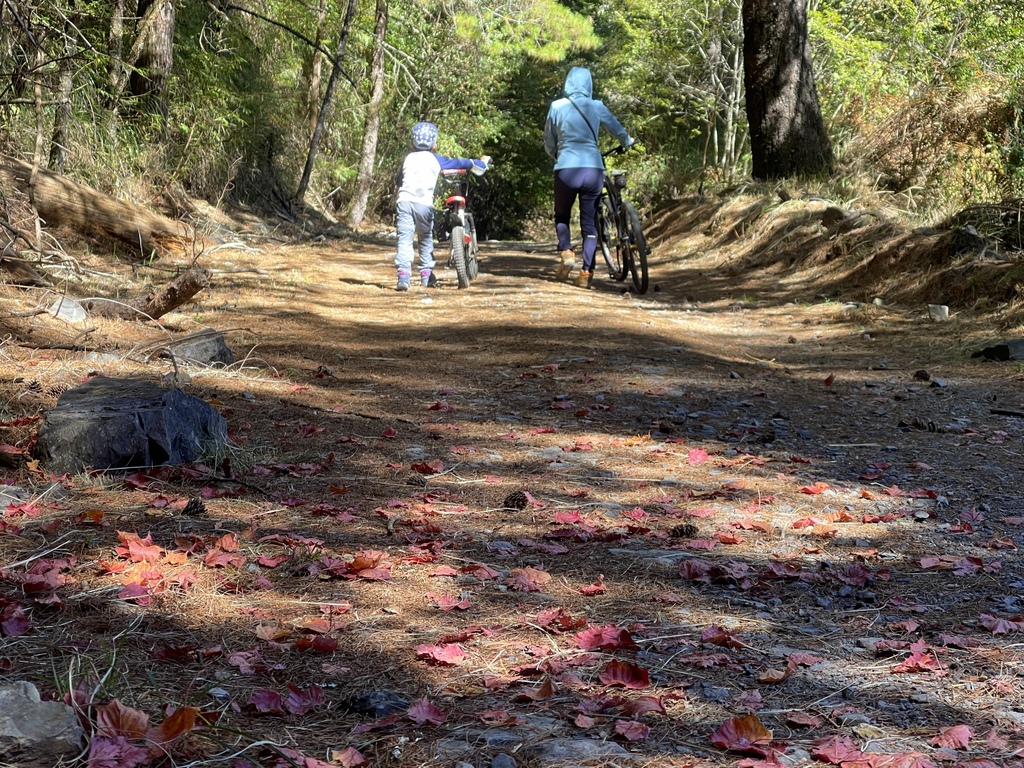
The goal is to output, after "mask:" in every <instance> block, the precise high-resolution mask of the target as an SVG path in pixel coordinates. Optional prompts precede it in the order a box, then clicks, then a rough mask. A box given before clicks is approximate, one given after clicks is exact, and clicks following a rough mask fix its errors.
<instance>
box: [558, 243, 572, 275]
mask: <svg viewBox="0 0 1024 768" xmlns="http://www.w3.org/2000/svg"><path fill="white" fill-rule="evenodd" d="M558 257H559V258H560V259H561V260H562V263H561V264H559V265H558V269H557V270H555V279H556V280H566V279H568V277H569V273H570V272H572V268H573V267H575V266H576V253H575V252H574V251H573V250H572V249H571V248H567V249H566V250H564V251H562V252H561V253H560V254H559V256H558Z"/></svg>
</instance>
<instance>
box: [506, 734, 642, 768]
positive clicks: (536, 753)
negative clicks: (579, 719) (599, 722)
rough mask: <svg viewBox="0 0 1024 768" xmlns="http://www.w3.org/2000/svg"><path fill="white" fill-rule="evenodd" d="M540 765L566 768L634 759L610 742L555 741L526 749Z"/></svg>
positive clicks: (592, 740)
mask: <svg viewBox="0 0 1024 768" xmlns="http://www.w3.org/2000/svg"><path fill="white" fill-rule="evenodd" d="M526 752H527V754H529V755H530V756H531V757H532V758H533V759H534V760H536V762H537V763H538V764H539V765H544V766H559V767H561V766H565V765H568V764H570V763H572V762H574V761H577V760H588V761H589V760H606V759H608V758H611V759H622V758H631V757H633V756H632V755H631V754H630V753H629V752H628V751H627V750H625V749H624V748H623V747H621V746H619V745H618V744H615V743H613V742H610V741H597V740H596V739H553V740H551V741H544V742H541V743H539V744H534V745H532V746H530V747H528V748H527V749H526Z"/></svg>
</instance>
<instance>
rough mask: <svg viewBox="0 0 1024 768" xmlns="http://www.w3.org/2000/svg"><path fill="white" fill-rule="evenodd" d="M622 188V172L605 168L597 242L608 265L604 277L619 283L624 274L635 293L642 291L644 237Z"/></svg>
mask: <svg viewBox="0 0 1024 768" xmlns="http://www.w3.org/2000/svg"><path fill="white" fill-rule="evenodd" d="M625 151H626V148H625V147H616V148H615V149H610V150H608V151H607V152H604V153H602V154H601V157H609V156H610V155H620V154H622V153H623V152H625ZM625 188H626V172H625V171H619V170H614V171H610V170H608V169H607V167H606V168H605V172H604V188H603V189H602V190H601V197H600V198H598V201H597V242H598V245H599V246H600V248H601V255H602V256H604V263H605V264H606V265H607V266H608V276H609V277H610V278H611V279H613V280H617V281H619V282H623V281H624V280H625V279H626V276H627V275H628V276H629V277H630V278H631V279H632V281H633V287H634V288H635V289H636V292H637V293H646V292H647V285H648V275H647V254H648V252H649V251H648V249H647V238H645V237H644V230H643V227H642V226H640V215H639V214H638V213H637V212H636V208H635V207H634V206H633V204H632V203H631V202H629V200H626V199H625V198H623V196H622V191H623V190H624V189H625Z"/></svg>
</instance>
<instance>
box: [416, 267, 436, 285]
mask: <svg viewBox="0 0 1024 768" xmlns="http://www.w3.org/2000/svg"><path fill="white" fill-rule="evenodd" d="M420 285H422V286H423V287H424V288H433V287H434V286H435V285H437V275H435V274H434V273H433V272H432V271H431V270H429V269H421V270H420Z"/></svg>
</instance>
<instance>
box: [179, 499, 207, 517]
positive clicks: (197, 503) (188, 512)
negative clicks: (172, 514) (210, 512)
mask: <svg viewBox="0 0 1024 768" xmlns="http://www.w3.org/2000/svg"><path fill="white" fill-rule="evenodd" d="M181 514H183V515H185V516H186V517H201V516H202V515H205V514H206V505H205V504H204V503H203V500H202V499H189V500H188V503H187V504H186V505H185V508H184V509H182V510H181Z"/></svg>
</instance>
